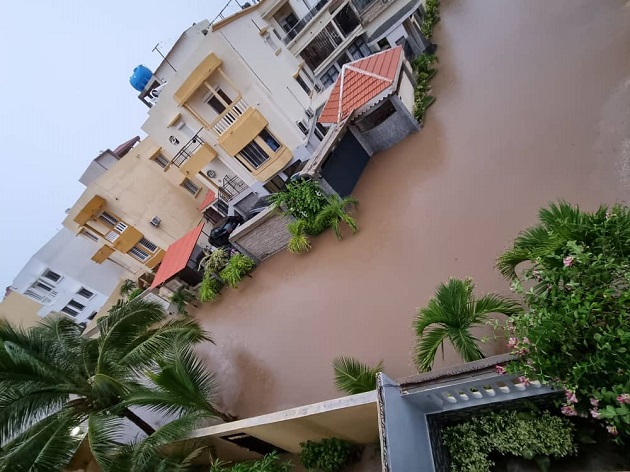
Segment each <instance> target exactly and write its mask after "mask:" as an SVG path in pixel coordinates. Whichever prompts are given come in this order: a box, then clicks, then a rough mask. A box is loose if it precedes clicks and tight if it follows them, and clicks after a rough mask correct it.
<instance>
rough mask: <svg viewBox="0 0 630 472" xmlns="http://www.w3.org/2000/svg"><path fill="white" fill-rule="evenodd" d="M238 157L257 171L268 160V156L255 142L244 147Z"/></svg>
mask: <svg viewBox="0 0 630 472" xmlns="http://www.w3.org/2000/svg"><path fill="white" fill-rule="evenodd" d="M239 155H240V156H242V157H243V158H244V159H245V160H246V161H247V162H249V164H250V165H251V166H252V167H253V168H254V169H257V168H258V167H260V166H261V165H263V164H264V163H265V161H266V160H267V159H269V154H267V153H266V152H265V151H264V150H263V148H262V147H260V145H259V144H258V143H257V142H256V141H252V142H251V143H249V144H248V145H247V146H245V147H244V148H243V149H242V150H241V152H240V153H239Z"/></svg>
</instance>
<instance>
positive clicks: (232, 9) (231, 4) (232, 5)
mask: <svg viewBox="0 0 630 472" xmlns="http://www.w3.org/2000/svg"><path fill="white" fill-rule="evenodd" d="M259 2H260V0H247V1H243V2H242V3H241V2H239V1H238V0H229V1H228V2H227V3H226V4H225V6H224V7H223V8H222V9H221V11H220V12H219V14H218V15H217V16H215V17H214V20H212V21H211V22H210V24H214V23H216V22H217V21H221V20H225V19H226V18H229V17H230V16H232V15H234V14H235V13H238V12H239V11H241V10H244V9H245V8H248V7H251V6H253V5H256V4H257V3H259Z"/></svg>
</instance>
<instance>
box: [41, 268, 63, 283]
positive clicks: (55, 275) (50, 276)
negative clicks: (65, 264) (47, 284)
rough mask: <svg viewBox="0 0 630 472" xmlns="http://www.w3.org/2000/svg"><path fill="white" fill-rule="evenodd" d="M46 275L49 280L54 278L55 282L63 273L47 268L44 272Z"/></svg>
mask: <svg viewBox="0 0 630 472" xmlns="http://www.w3.org/2000/svg"><path fill="white" fill-rule="evenodd" d="M44 277H46V278H47V279H48V280H52V281H53V282H59V280H60V279H61V275H59V274H58V273H56V272H53V271H52V270H50V269H47V270H46V272H44Z"/></svg>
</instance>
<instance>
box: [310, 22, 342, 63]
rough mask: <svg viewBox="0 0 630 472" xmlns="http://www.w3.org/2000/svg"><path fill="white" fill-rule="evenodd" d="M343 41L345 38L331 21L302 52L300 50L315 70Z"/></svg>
mask: <svg viewBox="0 0 630 472" xmlns="http://www.w3.org/2000/svg"><path fill="white" fill-rule="evenodd" d="M342 41H343V38H342V37H341V35H340V34H339V33H338V32H337V30H336V29H335V27H334V26H333V25H332V24H331V23H328V24H327V25H326V27H325V28H324V29H323V30H322V31H320V32H319V33H318V34H317V36H315V37H314V38H313V40H312V41H311V42H310V43H308V45H307V46H306V47H305V48H304V49H303V50H302V52H300V55H301V56H302V58H303V59H304V61H305V62H306V64H307V65H308V66H309V67H310V68H311V69H312V70H315V69H317V67H318V66H319V65H320V64H321V63H322V62H324V61H325V60H326V59H327V58H328V56H330V55H331V54H332V53H333V52H334V51H335V49H337V46H339V45H340V44H341V42H342Z"/></svg>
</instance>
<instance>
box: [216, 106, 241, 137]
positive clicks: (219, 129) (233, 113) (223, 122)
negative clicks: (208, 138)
mask: <svg viewBox="0 0 630 472" xmlns="http://www.w3.org/2000/svg"><path fill="white" fill-rule="evenodd" d="M245 110H247V103H245V100H243V98H239V99H238V100H236V101H235V102H233V103H232V104H231V105H230V106H229V107H228V108H226V109H225V110H223V113H221V114H220V115H219V117H218V118H217V119H216V120H215V121H214V122H213V123H212V129H213V130H214V131H215V132H216V133H217V134H218V135H219V136H221V135H222V134H223V133H225V132H226V131H227V130H228V128H229V127H230V126H232V125H233V124H234V123H236V120H238V119H239V118H240V117H241V116H242V115H243V113H245Z"/></svg>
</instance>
